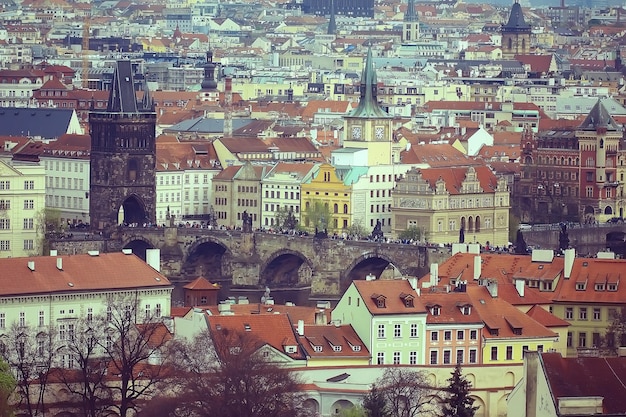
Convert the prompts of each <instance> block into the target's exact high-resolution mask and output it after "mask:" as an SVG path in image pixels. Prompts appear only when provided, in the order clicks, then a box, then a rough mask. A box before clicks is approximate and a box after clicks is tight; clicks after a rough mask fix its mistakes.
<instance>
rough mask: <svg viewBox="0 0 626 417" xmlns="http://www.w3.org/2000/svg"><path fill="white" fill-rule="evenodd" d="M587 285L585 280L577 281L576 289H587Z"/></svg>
mask: <svg viewBox="0 0 626 417" xmlns="http://www.w3.org/2000/svg"><path fill="white" fill-rule="evenodd" d="M586 287H587V285H586V283H585V282H577V283H576V291H585V288H586Z"/></svg>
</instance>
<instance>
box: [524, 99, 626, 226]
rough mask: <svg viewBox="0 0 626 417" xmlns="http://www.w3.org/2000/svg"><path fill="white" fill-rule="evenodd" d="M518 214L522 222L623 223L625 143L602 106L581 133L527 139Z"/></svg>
mask: <svg viewBox="0 0 626 417" xmlns="http://www.w3.org/2000/svg"><path fill="white" fill-rule="evenodd" d="M521 148H522V158H521V164H520V165H521V169H520V175H519V178H518V179H517V181H516V184H515V189H514V201H515V204H514V208H515V214H516V215H517V216H518V217H519V218H520V221H522V222H533V223H556V222H560V221H575V222H596V221H601V222H602V221H606V220H608V219H610V218H612V217H615V216H617V217H624V215H625V213H624V211H625V208H626V198H625V196H624V174H625V172H624V161H625V159H626V151H625V149H626V148H625V142H624V138H623V131H622V128H621V127H620V125H619V124H618V123H617V122H616V121H615V120H614V119H613V118H612V117H611V115H610V114H609V112H608V110H607V109H606V107H605V106H604V104H603V102H602V100H598V102H597V103H596V105H595V106H594V107H593V108H592V109H591V111H590V112H589V114H588V115H587V117H586V118H585V120H584V121H583V122H582V124H581V125H580V126H579V127H578V128H576V129H570V130H550V131H545V132H541V133H540V134H537V135H536V136H535V135H533V134H532V133H531V132H530V131H527V132H526V133H525V134H524V136H523V138H522V144H521Z"/></svg>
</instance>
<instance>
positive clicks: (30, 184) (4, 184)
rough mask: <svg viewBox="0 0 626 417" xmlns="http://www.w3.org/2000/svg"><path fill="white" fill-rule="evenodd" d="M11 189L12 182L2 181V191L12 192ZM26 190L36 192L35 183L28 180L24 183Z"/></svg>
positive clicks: (0, 187) (0, 188)
mask: <svg viewBox="0 0 626 417" xmlns="http://www.w3.org/2000/svg"><path fill="white" fill-rule="evenodd" d="M10 189H11V181H10V180H4V181H0V190H10ZM24 189H25V190H34V189H35V181H33V180H27V181H24Z"/></svg>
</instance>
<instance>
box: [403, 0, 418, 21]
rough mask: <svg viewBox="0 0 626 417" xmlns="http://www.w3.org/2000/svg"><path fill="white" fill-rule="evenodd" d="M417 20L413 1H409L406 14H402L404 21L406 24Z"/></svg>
mask: <svg viewBox="0 0 626 417" xmlns="http://www.w3.org/2000/svg"><path fill="white" fill-rule="evenodd" d="M418 20H419V18H418V16H417V13H416V12H415V0H409V1H408V5H407V9H406V13H405V14H404V21H405V22H407V23H410V22H417V21H418Z"/></svg>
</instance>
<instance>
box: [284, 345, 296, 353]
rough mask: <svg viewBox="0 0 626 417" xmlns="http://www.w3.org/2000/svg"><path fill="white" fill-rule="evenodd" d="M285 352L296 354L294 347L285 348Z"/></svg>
mask: <svg viewBox="0 0 626 417" xmlns="http://www.w3.org/2000/svg"><path fill="white" fill-rule="evenodd" d="M285 352H287V353H296V347H295V346H285Z"/></svg>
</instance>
